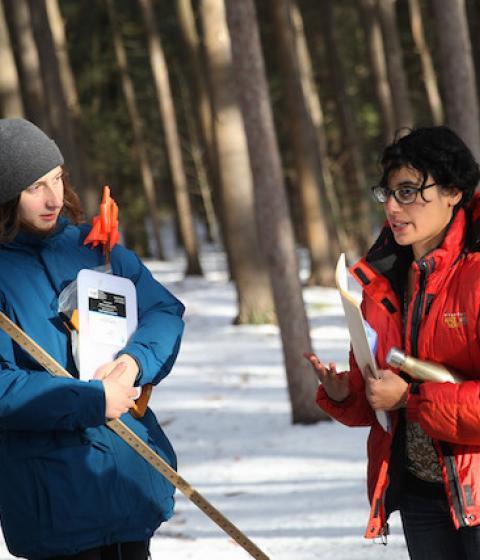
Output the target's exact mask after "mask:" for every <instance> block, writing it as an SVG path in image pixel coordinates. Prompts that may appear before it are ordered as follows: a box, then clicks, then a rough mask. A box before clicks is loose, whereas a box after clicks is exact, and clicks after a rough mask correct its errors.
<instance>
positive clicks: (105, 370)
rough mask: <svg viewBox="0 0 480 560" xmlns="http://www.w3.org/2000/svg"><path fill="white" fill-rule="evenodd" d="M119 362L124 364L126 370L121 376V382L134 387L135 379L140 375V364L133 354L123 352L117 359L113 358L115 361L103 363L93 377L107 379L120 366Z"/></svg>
mask: <svg viewBox="0 0 480 560" xmlns="http://www.w3.org/2000/svg"><path fill="white" fill-rule="evenodd" d="M118 364H124V371H123V374H122V376H121V378H120V380H121V383H123V385H125V386H126V387H133V384H134V383H135V379H136V378H137V375H138V364H137V362H136V361H135V360H134V359H133V358H132V356H129V355H128V354H122V355H120V356H119V357H118V358H117V359H115V360H113V362H108V363H106V364H103V366H100V367H99V368H98V369H97V371H96V372H95V375H94V376H93V379H100V380H103V379H105V378H106V377H108V375H110V373H111V372H112V371H113V370H114V369H115V368H116V367H117V366H118Z"/></svg>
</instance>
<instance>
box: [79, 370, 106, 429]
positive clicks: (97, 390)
mask: <svg viewBox="0 0 480 560" xmlns="http://www.w3.org/2000/svg"><path fill="white" fill-rule="evenodd" d="M81 410H82V425H83V426H84V427H87V428H90V427H93V426H101V425H102V424H104V423H105V411H106V402H105V389H104V387H103V383H102V382H101V381H100V380H98V379H92V380H91V381H89V382H88V383H85V387H84V391H82V404H81Z"/></svg>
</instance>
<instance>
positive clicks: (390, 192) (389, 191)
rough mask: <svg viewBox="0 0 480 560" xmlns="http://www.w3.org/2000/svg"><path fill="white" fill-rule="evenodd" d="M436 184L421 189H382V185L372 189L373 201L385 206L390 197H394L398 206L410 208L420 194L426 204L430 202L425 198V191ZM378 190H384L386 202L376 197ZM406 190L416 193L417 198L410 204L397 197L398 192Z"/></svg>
mask: <svg viewBox="0 0 480 560" xmlns="http://www.w3.org/2000/svg"><path fill="white" fill-rule="evenodd" d="M436 184H437V183H430V184H429V185H422V186H421V187H398V189H389V188H388V187H382V185H374V186H373V187H372V188H371V192H372V196H373V200H375V202H378V203H379V204H385V203H386V202H387V201H388V199H389V198H390V196H392V195H393V198H394V199H395V200H396V201H397V202H398V204H402V205H403V206H408V205H409V204H413V203H414V202H416V200H417V196H418V193H420V196H421V197H422V199H423V200H424V202H428V200H426V199H425V198H424V196H423V191H424V190H426V189H429V188H430V187H434V186H435V185H436ZM378 189H382V191H383V192H384V193H385V194H386V196H385V200H380V199H379V198H378V196H377V195H376V192H375V191H377V190H378ZM405 189H410V190H412V191H415V197H414V198H413V199H412V200H411V201H410V202H405V201H403V200H399V199H398V197H397V192H398V191H401V190H405Z"/></svg>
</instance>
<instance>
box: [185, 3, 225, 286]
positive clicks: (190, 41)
mask: <svg viewBox="0 0 480 560" xmlns="http://www.w3.org/2000/svg"><path fill="white" fill-rule="evenodd" d="M176 7H177V17H178V22H179V26H180V30H181V32H182V38H183V43H184V47H185V59H186V60H187V61H188V64H187V68H189V69H190V72H189V75H190V76H191V78H190V79H191V82H192V84H193V96H194V99H195V108H196V111H195V115H196V119H197V120H198V128H199V130H200V138H201V145H202V148H203V149H202V159H203V161H204V165H205V167H206V170H207V179H208V184H209V186H210V191H211V192H212V193H213V197H212V200H213V204H214V208H215V213H216V216H217V218H218V222H219V226H220V230H221V236H222V241H223V243H224V245H225V247H226V248H227V243H228V238H227V234H226V231H225V230H226V226H225V224H224V215H223V212H222V211H221V207H222V201H221V198H222V189H221V186H220V171H219V169H218V149H217V145H216V139H215V133H214V122H213V115H212V94H211V87H210V84H209V81H208V77H207V76H208V72H207V68H206V61H205V55H204V52H203V50H202V46H201V43H200V38H199V36H198V32H197V26H196V24H195V16H194V13H193V9H192V0H176ZM227 249H228V248H227ZM230 255H231V250H227V259H228V264H229V269H230V272H231V274H232V275H233V265H232V263H231V262H230Z"/></svg>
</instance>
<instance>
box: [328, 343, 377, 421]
mask: <svg viewBox="0 0 480 560" xmlns="http://www.w3.org/2000/svg"><path fill="white" fill-rule="evenodd" d="M346 373H347V374H348V380H349V386H350V395H349V396H348V397H347V398H346V399H345V400H344V401H342V402H336V401H333V400H332V399H330V398H329V397H328V395H327V393H326V392H325V389H324V388H323V387H322V386H321V385H320V387H319V388H318V392H317V404H318V406H319V407H320V408H321V409H322V410H324V411H325V412H326V413H327V414H328V415H329V416H331V417H332V418H334V419H335V420H338V421H339V422H341V423H342V424H345V425H346V426H351V427H354V426H371V425H372V424H373V423H374V422H375V413H374V412H373V410H372V407H371V406H370V405H369V403H368V401H367V398H366V396H365V385H364V382H363V377H362V374H361V372H360V370H359V368H358V366H357V364H356V362H355V359H354V358H353V354H352V352H351V351H350V371H349V372H346Z"/></svg>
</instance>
